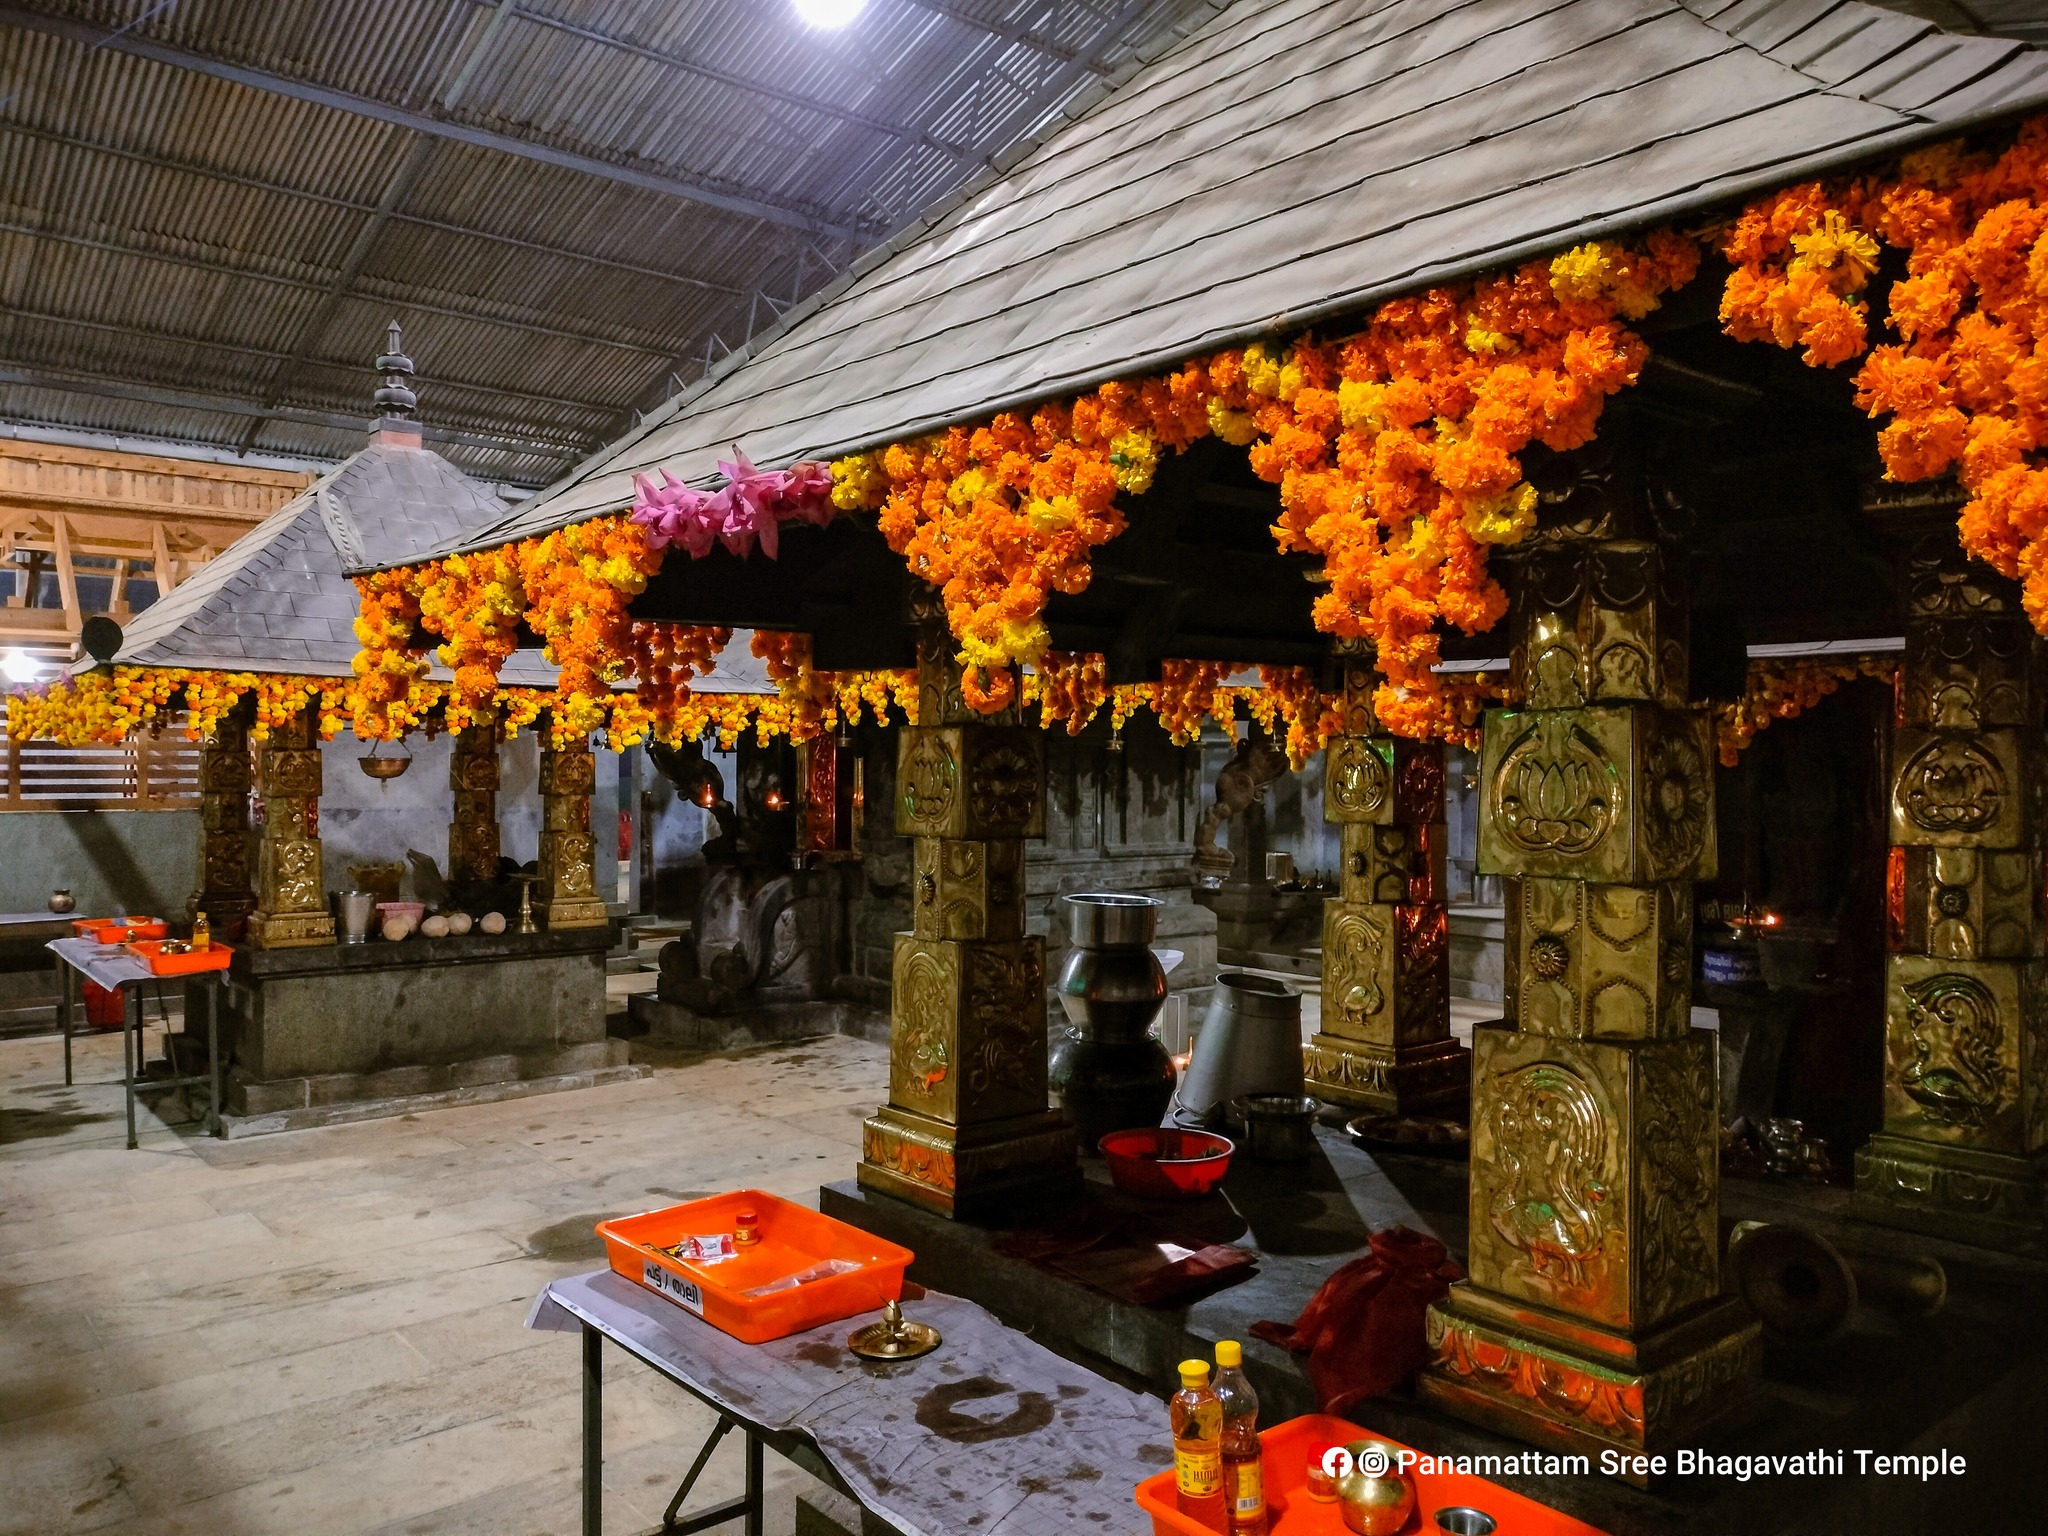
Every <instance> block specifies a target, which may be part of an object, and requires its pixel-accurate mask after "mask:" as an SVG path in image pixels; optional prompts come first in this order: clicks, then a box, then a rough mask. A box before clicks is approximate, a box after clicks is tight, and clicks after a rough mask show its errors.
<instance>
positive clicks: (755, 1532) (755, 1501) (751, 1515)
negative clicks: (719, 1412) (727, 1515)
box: [747, 1430, 763, 1536]
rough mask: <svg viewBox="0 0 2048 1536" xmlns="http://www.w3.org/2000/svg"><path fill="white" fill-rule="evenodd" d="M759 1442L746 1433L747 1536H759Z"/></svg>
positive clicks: (760, 1512)
mask: <svg viewBox="0 0 2048 1536" xmlns="http://www.w3.org/2000/svg"><path fill="white" fill-rule="evenodd" d="M762 1519H763V1514H762V1508H761V1440H760V1437H759V1436H758V1435H756V1434H754V1433H753V1431H751V1430H749V1431H748V1432H747V1536H761V1524H762Z"/></svg>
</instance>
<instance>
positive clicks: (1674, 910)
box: [1422, 476, 1760, 1464]
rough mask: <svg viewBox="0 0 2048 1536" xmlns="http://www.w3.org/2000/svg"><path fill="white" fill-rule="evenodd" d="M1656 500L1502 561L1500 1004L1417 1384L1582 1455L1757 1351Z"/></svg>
mask: <svg viewBox="0 0 2048 1536" xmlns="http://www.w3.org/2000/svg"><path fill="white" fill-rule="evenodd" d="M1624 487H1626V489H1624ZM1649 505H1650V500H1649V497H1648V496H1647V495H1646V494H1645V490H1644V487H1643V486H1642V483H1641V481H1640V480H1636V481H1635V482H1634V484H1633V485H1628V484H1627V482H1625V481H1623V480H1622V478H1621V477H1620V476H1615V477H1613V478H1612V479H1608V478H1607V477H1604V476H1603V477H1594V478H1589V480H1587V481H1585V482H1582V489H1581V490H1580V492H1579V493H1577V494H1574V495H1571V496H1569V497H1567V498H1564V499H1563V504H1562V505H1561V506H1555V505H1554V506H1552V507H1547V508H1546V511H1547V512H1548V513H1549V514H1550V516H1549V517H1547V518H1546V525H1545V527H1544V528H1543V529H1541V530H1539V533H1538V535H1537V536H1536V542H1535V545H1534V547H1533V548H1531V549H1530V550H1529V551H1528V552H1527V553H1526V554H1524V555H1523V556H1522V557H1521V558H1519V559H1517V560H1516V561H1515V562H1514V568H1513V571H1512V578H1513V581H1512V584H1513V587H1514V596H1515V604H1514V610H1513V618H1512V631H1511V634H1512V639H1511V644H1512V656H1513V665H1514V668H1515V675H1516V680H1517V681H1518V682H1519V683H1520V684H1521V687H1522V689H1523V699H1524V703H1523V705H1522V706H1521V707H1518V708H1514V709H1496V710H1490V711H1488V713H1487V717H1486V727H1485V736H1484V741H1483V745H1482V749H1481V761H1480V772H1481V777H1482V784H1483V787H1482V790H1481V793H1482V795H1483V799H1482V802H1481V810H1480V826H1479V867H1480V869H1481V870H1483V871H1485V872H1487V873H1489V874H1498V875H1503V876H1506V877H1508V879H1507V883H1508V922H1507V955H1506V963H1507V976H1506V980H1507V989H1506V999H1507V1003H1508V1007H1509V1017H1508V1018H1507V1019H1504V1020H1502V1021H1501V1022H1500V1023H1499V1024H1497V1025H1492V1026H1482V1027H1481V1028H1479V1029H1478V1030H1477V1031H1475V1033H1474V1038H1473V1063H1472V1159H1471V1167H1472V1173H1471V1189H1470V1202H1471V1204H1470V1210H1471V1228H1470V1252H1469V1257H1468V1262H1467V1272H1468V1273H1469V1275H1470V1279H1469V1280H1466V1281H1462V1282H1460V1283H1458V1284H1457V1285H1455V1286H1453V1287H1452V1289H1451V1294H1450V1297H1449V1298H1448V1299H1447V1300H1446V1301H1445V1302H1444V1303H1443V1304H1441V1305H1439V1306H1437V1307H1433V1308H1432V1309H1431V1310H1430V1317H1429V1342H1430V1346H1431V1351H1432V1359H1431V1363H1430V1365H1429V1367H1428V1369H1427V1371H1426V1372H1425V1374H1424V1377H1423V1381H1422V1390H1423V1393H1424V1395H1425V1396H1427V1397H1429V1398H1431V1399H1433V1400H1434V1401H1436V1402H1439V1403H1441V1404H1443V1405H1444V1406H1445V1407H1447V1408H1449V1409H1450V1410H1451V1411H1453V1412H1455V1413H1457V1414H1459V1415H1461V1416H1462V1417H1465V1418H1468V1419H1472V1420H1474V1421H1476V1422H1478V1423H1481V1424H1485V1425H1488V1426H1490V1427H1492V1428H1494V1429H1497V1430H1500V1431H1502V1432H1504V1433H1507V1434H1511V1435H1515V1436H1518V1437H1520V1438H1523V1439H1526V1440H1529V1441H1532V1442H1534V1443H1536V1444H1538V1445H1544V1446H1549V1447H1552V1448H1554V1449H1557V1450H1569V1451H1577V1452H1580V1453H1584V1454H1587V1455H1591V1456H1593V1457H1595V1458H1596V1464H1597V1458H1598V1457H1599V1453H1600V1452H1601V1451H1602V1450H1605V1449H1613V1450H1616V1451H1620V1452H1622V1453H1625V1454H1644V1453H1649V1454H1655V1453H1657V1452H1659V1451H1664V1450H1668V1449H1670V1448H1671V1447H1672V1446H1674V1445H1676V1444H1678V1443H1680V1442H1687V1441H1694V1440H1696V1438H1697V1437H1698V1436H1699V1435H1700V1434H1701V1433H1702V1432H1704V1431H1706V1430H1709V1429H1711V1428H1712V1427H1713V1426H1714V1425H1715V1424H1716V1423H1717V1422H1719V1421H1722V1420H1723V1419H1725V1417H1726V1416H1727V1415H1728V1414H1729V1413H1730V1411H1731V1410H1733V1409H1735V1408H1737V1407H1738V1406H1739V1405H1740V1404H1741V1402H1742V1400H1743V1399H1744V1398H1745V1397H1746V1396H1747V1394H1748V1392H1749V1390H1750V1388H1751V1385H1752V1383H1753V1381H1754V1378H1755V1377H1756V1375H1757V1372H1758V1369H1759V1365H1760V1345H1759V1338H1758V1328H1757V1324H1756V1323H1755V1322H1754V1321H1751V1320H1750V1319H1749V1316H1748V1313H1747V1311H1746V1310H1745V1309H1744V1308H1743V1307H1742V1306H1741V1305H1740V1303H1738V1302H1736V1301H1734V1300H1733V1299H1731V1298H1725V1297H1722V1296H1721V1295H1720V1294H1719V1292H1720V1283H1719V1273H1718V1268H1719V1267H1718V1233H1717V1222H1718V1216H1719V1193H1720V1191H1719V1116H1718V1114H1717V1112H1716V1105H1717V1103H1718V1098H1717V1093H1716V1085H1715V1079H1716V1058H1715V1045H1714V1036H1713V1035H1712V1034H1711V1033H1710V1032H1707V1031H1703V1030H1695V1029H1693V1028H1691V1027H1690V1004H1691V972H1692V882H1693V881H1694V880H1695V879H1696V878H1699V877H1700V876H1702V875H1705V874H1709V873H1711V871H1712V869H1713V865H1714V815H1713V810H1714V800H1713V782H1714V781H1713V772H1714V770H1713V764H1714V751H1713V740H1712V735H1711V732H1710V727H1709V723H1708V720H1707V717H1706V716H1705V715H1704V714H1703V713H1701V712H1700V711H1698V710H1695V709H1691V708H1689V707H1687V704H1686V689H1687V660H1688V658H1687V649H1688V647H1687V632H1686V621H1685V609H1684V594H1683V588H1682V585H1681V582H1682V577H1681V576H1680V574H1679V573H1678V572H1676V571H1674V570H1673V569H1672V561H1671V558H1670V557H1669V556H1668V555H1667V554H1666V552H1665V551H1664V550H1662V549H1660V547H1659V545H1658V543H1657V542H1656V540H1655V536H1654V533H1653V532H1652V531H1651V529H1650V528H1649V527H1648V526H1647V519H1646V518H1644V517H1643V516H1642V515H1643V514H1644V513H1646V512H1647V510H1648V507H1649ZM1560 517H1561V518H1562V519H1563V520H1564V522H1565V525H1564V526H1563V527H1559V526H1558V521H1559V519H1560ZM1638 519H1641V520H1640V521H1639V520H1638ZM1630 535H1633V537H1631V536H1630Z"/></svg>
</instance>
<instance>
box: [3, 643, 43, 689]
mask: <svg viewBox="0 0 2048 1536" xmlns="http://www.w3.org/2000/svg"><path fill="white" fill-rule="evenodd" d="M0 672H5V673H6V674H7V677H8V680H9V681H10V682H16V683H32V682H34V681H35V680H36V679H37V678H39V677H41V676H42V675H43V666H42V663H41V662H39V661H37V660H36V659H35V657H33V656H31V655H29V653H28V652H27V651H19V650H17V651H8V652H7V653H5V654H4V655H0Z"/></svg>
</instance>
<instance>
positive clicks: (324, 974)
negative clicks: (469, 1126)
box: [188, 928, 635, 1129]
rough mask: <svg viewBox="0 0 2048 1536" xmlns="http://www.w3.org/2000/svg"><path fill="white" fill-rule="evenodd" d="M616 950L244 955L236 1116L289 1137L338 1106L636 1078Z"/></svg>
mask: <svg viewBox="0 0 2048 1536" xmlns="http://www.w3.org/2000/svg"><path fill="white" fill-rule="evenodd" d="M607 947H608V931H607V930H606V929H603V928H595V929H579V930H571V931H567V932H558V933H531V934H518V933H506V934H501V935H498V936H496V937H491V936H488V935H478V934H468V935H464V936H462V937H459V938H446V939H425V938H419V937H417V936H415V937H413V938H410V939H406V940H404V941H403V942H402V943H397V944H387V943H378V942H373V943H370V944H362V945H325V946H322V947H320V948H317V949H314V948H308V949H291V950H238V951H237V952H236V954H235V960H234V964H233V966H232V967H230V969H229V971H228V980H227V988H226V993H225V996H224V999H223V1003H222V1017H221V1024H222V1046H223V1051H224V1052H225V1051H226V1049H227V1042H228V1041H229V1040H232V1041H233V1042H234V1044H233V1057H232V1059H233V1067H232V1070H231V1071H230V1072H229V1075H228V1091H227V1101H228V1102H227V1111H228V1113H229V1114H230V1115H233V1116H237V1117H253V1118H262V1117H285V1118H284V1122H283V1123H280V1124H278V1125H276V1126H275V1127H269V1126H266V1127H264V1128H266V1129H267V1128H276V1129H286V1128H289V1127H291V1126H295V1125H298V1124H317V1123H322V1121H323V1120H325V1119H331V1118H336V1117H335V1116H332V1115H320V1114H311V1115H307V1114H304V1113H302V1112H312V1111H321V1110H325V1109H329V1108H332V1107H334V1106H343V1105H352V1104H365V1103H369V1102H371V1101H378V1100H398V1099H410V1098H413V1097H415V1096H420V1095H442V1094H451V1093H460V1092H462V1091H465V1090H468V1091H474V1090H482V1089H498V1090H502V1089H503V1088H504V1087H505V1086H506V1085H521V1084H524V1085H532V1086H534V1087H538V1086H541V1085H542V1084H543V1083H544V1082H546V1080H551V1079H573V1080H574V1081H563V1082H559V1083H553V1082H547V1083H546V1085H547V1086H562V1087H568V1086H579V1085H580V1083H581V1081H583V1080H593V1081H594V1080H597V1079H594V1078H590V1076H589V1075H590V1074H592V1073H600V1074H607V1075H619V1074H620V1073H622V1072H632V1071H634V1070H635V1069H632V1068H628V1067H627V1066H626V1044H625V1042H624V1041H622V1040H612V1039H609V1038H608V1037H607V1036H606V1034H605V992H604V982H605V970H604V956H605V950H606V949H607ZM188 1016H190V1017H193V1018H202V1017H203V1016H204V1015H203V1014H202V1013H197V1012H192V1013H189V1014H188ZM472 1096H481V1097H499V1096H503V1093H502V1091H498V1092H489V1093H483V1094H474V1093H472ZM295 1116H296V1118H294V1117H295ZM340 1118H349V1116H341V1117H340Z"/></svg>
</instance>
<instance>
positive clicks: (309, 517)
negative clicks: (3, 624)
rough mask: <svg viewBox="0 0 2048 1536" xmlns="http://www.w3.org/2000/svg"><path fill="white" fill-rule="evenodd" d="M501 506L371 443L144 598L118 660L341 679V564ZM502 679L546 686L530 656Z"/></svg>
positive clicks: (347, 607) (417, 543)
mask: <svg viewBox="0 0 2048 1536" xmlns="http://www.w3.org/2000/svg"><path fill="white" fill-rule="evenodd" d="M503 506H504V504H503V503H502V502H500V501H499V500H498V498H497V497H496V496H495V495H494V494H492V492H491V491H489V490H488V489H486V488H485V487H484V486H481V485H479V484H477V483H476V482H475V481H474V480H471V479H470V478H469V477H468V476H467V475H465V474H463V473H462V471H461V470H459V469H457V468H456V467H455V466H454V465H452V464H450V463H449V462H448V461H447V460H446V459H444V458H442V457H441V456H440V455H439V454H437V453H434V452H431V451H430V450H428V449H425V448H412V447H403V446H397V445H394V444H390V443H381V442H373V443H371V444H370V446H368V447H367V448H364V449H363V450H362V451H361V452H359V453H357V454H356V455H355V456H354V457H352V458H349V459H346V460H344V461H343V462H342V463H341V464H340V465H338V466H337V467H336V468H334V469H333V470H331V471H330V472H328V473H327V474H325V475H323V476H322V477H321V478H320V479H318V480H316V481H314V482H313V484H311V485H310V486H308V487H307V488H306V489H305V490H304V491H302V492H300V494H299V495H298V496H296V497H295V498H293V499H292V500H291V501H289V502H287V503H286V504H285V505H284V506H282V507H280V508H279V509H278V510H277V511H276V512H275V513H273V514H272V515H271V516H270V517H269V518H267V519H266V520H265V521H264V522H262V523H260V524H258V525H257V526H256V527H254V528H252V529H251V530H250V531H249V532H248V533H246V534H244V535H243V536H242V537H241V538H239V539H237V540H236V541H235V542H234V543H233V544H232V545H230V546H229V547H228V548H227V549H226V550H224V551H223V552H222V553H221V554H220V555H219V556H217V557H216V558H215V559H213V560H211V561H209V562H207V564H205V565H204V566H202V567H200V569H199V570H198V571H196V572H195V573H194V574H193V575H192V577H191V579H190V580H188V581H186V582H185V583H184V585H182V586H180V587H177V588H176V589H174V590H173V591H172V592H171V593H170V594H169V595H168V596H166V597H164V598H163V599H161V600H160V601H158V602H155V603H152V604H151V605H150V606H149V607H148V608H146V609H144V610H143V611H142V613H141V614H139V615H138V616H137V617H136V619H135V621H134V623H132V624H131V625H129V627H128V630H127V633H126V634H125V635H124V637H123V639H122V644H121V649H120V652H119V654H117V655H116V656H115V658H114V660H115V662H116V663H117V664H118V665H122V666H154V667H219V668H224V669H228V670H233V671H256V672H296V673H303V674H306V675H308V676H313V677H345V676H347V675H348V673H349V671H350V669H351V667H352V664H353V663H354V661H355V654H356V650H357V645H356V637H355V630H354V624H355V616H356V591H355V585H354V583H353V582H351V581H350V580H349V578H348V576H347V575H346V574H345V573H344V570H343V566H344V564H362V563H365V562H372V561H391V560H403V559H405V558H407V557H408V556H413V555H417V554H419V553H420V552H422V551H423V550H426V549H428V548H431V547H433V546H434V545H437V544H442V543H446V542H447V541H448V540H450V539H455V538H459V537H461V536H462V535H464V534H466V533H469V532H471V531H473V530H475V529H477V528H479V527H482V526H484V525H485V524H487V523H489V522H491V521H493V520H495V519H496V518H497V517H499V516H500V515H501V514H502V512H503ZM519 670H520V671H521V673H522V674H523V673H525V672H533V673H534V675H533V676H531V677H529V676H525V675H520V676H513V675H511V673H510V672H509V671H508V673H507V675H506V677H505V681H506V682H507V683H515V684H530V685H534V686H543V687H545V686H551V685H552V684H553V682H554V669H553V668H552V667H542V666H539V665H538V660H537V658H532V659H529V660H528V662H527V663H525V664H524V665H523V666H522V667H521V668H520V669H519Z"/></svg>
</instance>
